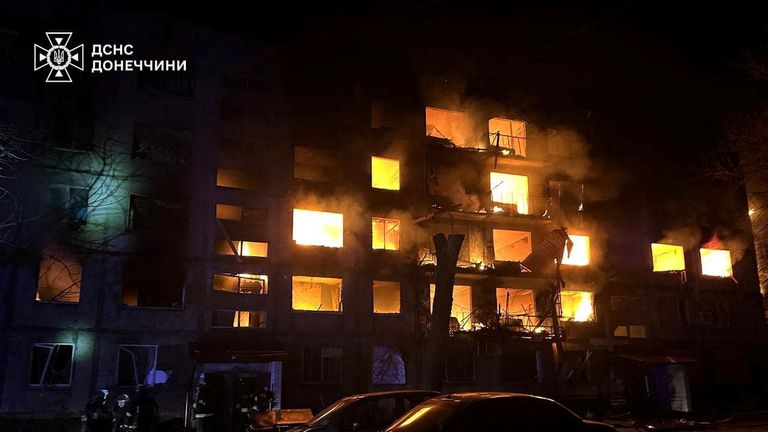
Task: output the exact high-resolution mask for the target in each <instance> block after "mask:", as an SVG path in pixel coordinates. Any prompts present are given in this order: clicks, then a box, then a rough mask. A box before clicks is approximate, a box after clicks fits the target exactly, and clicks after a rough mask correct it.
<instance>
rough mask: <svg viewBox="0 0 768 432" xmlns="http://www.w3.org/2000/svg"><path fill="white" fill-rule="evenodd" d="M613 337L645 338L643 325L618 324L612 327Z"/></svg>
mask: <svg viewBox="0 0 768 432" xmlns="http://www.w3.org/2000/svg"><path fill="white" fill-rule="evenodd" d="M613 336H614V337H628V338H639V339H644V338H645V326H644V325H629V324H628V325H619V326H616V327H615V328H614V329H613Z"/></svg>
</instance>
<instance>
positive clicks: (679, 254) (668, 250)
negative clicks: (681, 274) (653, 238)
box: [651, 243, 685, 272]
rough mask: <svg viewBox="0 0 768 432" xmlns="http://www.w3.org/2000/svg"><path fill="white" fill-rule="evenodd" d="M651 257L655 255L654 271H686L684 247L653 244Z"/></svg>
mask: <svg viewBox="0 0 768 432" xmlns="http://www.w3.org/2000/svg"><path fill="white" fill-rule="evenodd" d="M651 255H653V271H655V272H664V271H680V270H685V255H684V252H683V247H682V246H677V245H671V244H661V243H651Z"/></svg>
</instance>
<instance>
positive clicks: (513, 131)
mask: <svg viewBox="0 0 768 432" xmlns="http://www.w3.org/2000/svg"><path fill="white" fill-rule="evenodd" d="M488 135H489V137H490V141H489V144H490V145H491V146H492V147H496V146H498V147H500V148H502V149H508V150H509V151H510V152H511V153H512V154H513V155H515V156H522V157H525V151H526V147H527V144H528V139H527V137H526V125H525V122H524V121H522V120H510V119H506V118H502V117H494V118H492V119H490V120H488Z"/></svg>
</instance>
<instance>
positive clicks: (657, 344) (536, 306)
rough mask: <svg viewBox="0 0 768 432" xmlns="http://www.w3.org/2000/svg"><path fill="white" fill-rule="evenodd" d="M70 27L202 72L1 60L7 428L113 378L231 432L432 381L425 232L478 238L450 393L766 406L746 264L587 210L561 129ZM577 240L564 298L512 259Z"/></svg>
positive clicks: (545, 277) (237, 55)
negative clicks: (739, 400) (256, 401)
mask: <svg viewBox="0 0 768 432" xmlns="http://www.w3.org/2000/svg"><path fill="white" fill-rule="evenodd" d="M30 19H31V18H30ZM79 19H80V20H81V22H80V24H79V27H78V29H82V31H79V32H76V33H75V36H76V37H82V38H83V40H89V41H91V42H93V43H98V42H99V41H115V40H120V41H122V40H125V43H131V44H133V45H134V46H135V49H136V51H139V50H140V49H146V51H148V52H153V55H157V56H161V55H163V53H168V55H169V56H173V58H183V59H186V60H187V62H188V64H189V65H190V70H189V71H186V72H174V73H169V72H163V73H160V72H156V73H149V72H136V73H124V74H114V75H110V74H104V75H103V76H100V75H89V74H86V73H83V74H80V75H76V76H75V81H76V82H75V83H73V85H72V86H70V87H66V88H52V87H51V86H47V85H44V84H43V83H42V80H40V84H39V85H38V84H36V83H35V82H33V81H32V80H30V79H29V78H28V77H25V76H24V74H26V72H22V71H21V70H22V69H24V68H23V67H21V66H20V67H18V68H17V67H16V66H15V65H16V63H15V62H14V61H9V62H4V63H2V64H3V65H5V67H4V68H3V69H0V71H2V73H3V74H4V76H5V78H7V79H3V82H4V83H6V84H5V87H4V89H3V94H2V113H3V115H4V118H7V119H10V120H9V121H8V123H7V127H8V129H9V130H11V129H13V130H14V132H15V134H16V135H15V136H16V137H17V138H18V141H19V142H21V141H23V140H22V138H24V137H26V136H27V135H25V134H29V135H28V136H29V137H31V138H33V139H34V141H35V142H36V143H38V146H37V147H35V148H34V149H33V150H34V151H33V150H30V151H29V153H30V157H29V158H28V160H26V161H24V162H21V163H19V165H18V167H19V177H18V178H17V179H16V180H15V181H13V182H12V183H9V184H10V186H9V188H8V189H9V190H11V191H12V192H13V194H14V196H15V202H16V203H23V205H18V206H17V207H16V208H15V209H14V212H13V216H14V219H13V220H15V221H16V223H13V224H10V225H8V228H4V232H3V235H4V240H5V241H6V242H7V245H8V247H6V248H5V250H4V255H3V262H2V273H1V274H2V277H3V279H2V280H3V282H2V284H3V286H5V287H7V289H6V292H5V294H4V295H3V300H2V309H0V319H2V347H1V348H0V371H2V372H0V413H2V415H3V416H34V417H45V416H60V417H61V416H76V415H77V414H78V412H79V411H80V410H81V409H82V407H83V406H84V405H85V404H86V402H87V401H88V400H89V399H90V398H91V397H92V396H93V393H94V392H95V391H97V390H98V389H100V388H103V387H107V388H110V389H113V390H115V391H117V392H129V391H130V389H131V388H132V387H134V386H135V385H137V384H140V383H144V384H147V385H149V386H151V388H152V393H153V394H154V395H155V396H156V397H157V399H158V401H159V403H160V406H161V410H162V413H163V415H164V416H167V417H184V415H185V407H186V406H187V403H188V402H189V401H190V398H191V397H192V392H193V391H194V385H195V383H197V382H200V381H201V380H205V381H206V382H208V383H209V384H210V385H211V387H213V388H214V391H215V392H216V395H217V399H218V400H220V401H221V404H220V410H221V412H222V414H224V415H225V416H226V415H231V414H232V413H233V408H234V405H235V403H236V402H237V401H238V400H239V398H240V397H241V396H242V395H243V394H247V393H249V392H253V391H254V390H256V389H258V388H261V387H263V386H268V387H270V388H271V389H272V390H273V391H274V392H275V395H276V404H277V406H278V407H284V408H305V407H309V408H313V409H315V410H317V409H318V408H320V407H322V406H324V405H327V404H329V403H330V402H332V401H334V400H335V399H337V398H339V397H341V396H343V395H347V394H351V393H356V392H365V391H369V390H380V389H397V388H417V387H419V386H420V381H421V379H422V376H421V370H422V364H423V362H424V358H423V355H424V350H423V347H424V344H425V337H426V334H427V331H428V322H429V317H430V309H431V299H432V293H433V284H434V271H435V263H434V246H433V245H432V241H431V238H432V236H433V235H434V234H436V233H446V234H449V233H460V234H464V235H465V239H464V243H463V246H462V250H461V253H460V256H459V263H458V266H457V268H456V284H455V286H454V290H453V304H452V320H451V335H452V336H451V338H450V343H449V345H448V349H447V351H446V353H445V359H443V362H442V363H443V364H444V369H445V374H444V381H445V382H444V387H443V390H445V391H458V390H472V389H482V390H514V391H527V392H535V393H541V394H548V395H553V396H556V397H558V398H561V399H563V400H566V401H568V403H570V404H572V405H574V406H576V407H579V408H580V409H583V410H592V411H607V410H609V409H611V408H614V409H620V408H624V407H627V406H629V407H631V408H633V409H657V410H658V409H663V410H669V411H690V410H692V409H695V408H697V406H698V405H697V404H698V403H701V404H706V403H709V402H711V401H712V400H717V399H716V398H712V399H711V400H709V399H708V398H711V397H712V395H714V394H716V393H717V392H718V391H720V390H729V391H731V392H733V393H734V394H744V395H748V394H750V393H749V390H750V382H751V381H752V379H753V377H754V376H756V373H755V371H756V370H757V368H756V359H758V358H759V355H760V354H761V353H762V349H761V347H760V346H759V345H758V343H762V342H763V341H764V339H763V338H764V328H763V322H762V319H761V316H762V311H761V300H760V297H759V291H758V289H757V285H756V284H754V283H752V281H753V279H754V274H755V268H754V263H753V262H751V261H750V260H749V259H748V258H743V259H742V260H741V261H739V262H738V263H736V264H733V265H732V261H731V257H730V255H729V254H735V251H729V250H728V248H726V247H725V245H723V244H717V243H715V242H713V243H708V244H695V245H691V244H678V243H675V242H674V239H668V238H667V239H665V238H664V237H663V236H662V235H658V234H657V232H658V231H659V230H657V229H655V228H649V227H654V226H656V225H654V223H653V222H652V221H650V219H649V220H648V221H645V220H643V219H644V218H646V217H647V218H652V213H651V212H649V211H646V210H643V206H642V203H639V202H634V203H633V204H632V205H624V206H623V207H622V206H618V207H617V208H618V210H614V211H613V212H608V211H605V209H606V206H605V204H604V203H596V204H594V205H591V204H592V203H591V202H590V201H589V199H588V197H587V196H586V195H585V188H586V189H587V191H588V188H589V187H591V185H585V180H584V179H582V178H580V177H579V176H578V175H576V174H574V172H573V170H570V169H568V167H569V166H570V165H571V164H578V163H581V162H583V159H584V158H585V155H586V153H585V147H584V145H583V144H582V142H581V141H579V140H576V139H574V138H572V137H571V135H572V134H566V133H563V132H559V131H558V130H555V129H553V128H550V127H549V126H548V125H549V124H550V123H554V122H553V121H552V120H551V119H549V120H548V119H547V117H545V116H543V115H541V114H540V113H539V114H537V113H535V112H526V111H523V110H521V109H519V108H517V107H515V106H514V103H515V101H504V100H498V101H497V104H495V105H494V107H493V108H487V109H476V108H472V109H462V107H461V106H459V105H457V104H447V103H445V102H444V101H441V100H430V98H428V97H425V98H419V97H418V96H417V95H414V94H411V93H409V90H407V89H409V88H412V87H410V86H406V85H403V86H402V88H401V89H400V90H399V93H400V94H397V93H398V91H392V90H391V89H388V91H386V92H385V91H383V90H382V89H384V88H385V86H384V85H381V86H380V85H379V83H377V82H376V81H375V80H374V79H373V77H375V76H376V74H374V73H371V74H370V75H369V76H366V75H365V71H361V70H355V71H354V73H355V74H358V73H359V74H362V76H357V75H354V76H352V75H351V73H346V74H345V73H339V75H338V76H334V73H335V72H338V71H337V70H334V69H330V70H327V71H325V72H324V73H322V74H320V73H318V74H312V76H309V75H308V74H307V73H306V71H305V70H303V69H301V68H297V67H296V63H297V61H296V60H295V59H288V60H286V59H285V57H284V56H281V55H279V54H280V53H278V52H277V50H275V49H270V48H267V47H264V46H262V45H260V44H258V43H256V42H248V39H242V38H239V37H235V36H232V35H228V34H226V33H223V32H220V31H214V30H210V29H207V28H201V27H196V26H192V25H185V24H181V23H178V22H174V21H172V20H167V19H159V18H155V17H153V16H151V15H146V14H141V13H127V12H125V11H122V12H120V13H118V12H110V11H107V10H100V11H98V12H92V13H90V14H85V15H83V16H80V18H79ZM35 23H36V24H35V26H30V27H25V28H20V29H13V28H11V29H7V30H4V31H3V33H2V36H3V39H2V44H0V46H8V47H10V48H9V49H8V50H6V51H0V53H8V54H7V56H8V57H9V58H13V59H14V60H15V57H14V56H16V55H17V53H20V52H26V51H24V50H26V49H27V48H28V47H30V46H31V45H32V43H33V40H36V38H38V37H43V35H42V32H41V33H40V34H39V35H38V34H36V33H34V32H28V30H27V29H28V28H38V27H40V28H42V27H43V26H44V25H46V24H47V23H46V22H44V21H35ZM86 29H87V30H86ZM137 29H138V30H137ZM299 63H300V62H299ZM24 65H25V64H24ZM24 67H26V66H24ZM24 70H25V71H26V69H24ZM36 78H41V77H36ZM411 79H412V80H413V81H417V80H418V79H419V77H411ZM9 82H15V83H24V85H19V86H13V88H11V87H9V86H8V85H7V83H9ZM380 92H381V93H388V94H389V95H391V94H392V93H393V92H394V93H396V94H395V95H394V96H393V97H378V96H374V95H378V93H380ZM483 96H484V97H490V98H493V97H494V96H495V95H493V94H489V95H483ZM4 126H6V125H4ZM573 127H574V129H576V130H578V127H579V125H578V124H574V125H573ZM32 130H35V131H38V132H36V133H31V132H28V131H32ZM38 147H39V150H38ZM598 187H599V186H598ZM742 198H743V197H742ZM638 201H640V200H638ZM742 201H743V200H742ZM638 208H639V209H640V210H639V211H637V209H638ZM743 214H746V210H744V212H743ZM630 221H631V222H632V223H634V222H638V221H639V223H640V225H642V226H643V229H641V230H636V231H632V230H631V228H630V227H631V225H632V223H630ZM744 222H747V221H746V220H745V221H744ZM640 225H638V226H640ZM561 226H562V227H566V228H567V229H568V232H569V235H570V241H571V244H572V247H570V248H568V249H569V252H567V253H566V254H565V257H564V258H563V260H562V263H561V264H562V265H561V266H560V274H561V275H562V280H563V282H564V284H563V283H558V277H557V274H556V273H555V271H554V268H553V267H554V265H553V266H549V265H541V266H538V267H536V268H528V267H527V266H525V265H523V264H522V261H524V260H525V259H526V257H528V256H529V255H530V254H531V253H532V252H534V251H535V250H536V249H537V248H538V247H539V246H540V245H541V244H542V243H543V242H544V241H545V239H546V238H547V236H548V235H549V233H550V232H551V231H552V230H555V229H557V228H559V227H561ZM692 228H693V229H699V227H692ZM707 240H709V238H708V239H707ZM745 256H747V257H748V256H749V254H748V253H747V254H745ZM734 277H735V279H734ZM735 281H739V282H740V283H736V282H735ZM726 365H727V366H728V369H729V371H730V372H732V373H726V372H724V371H723V369H724V368H725V366H726ZM733 371H737V372H733ZM697 399H698V401H697Z"/></svg>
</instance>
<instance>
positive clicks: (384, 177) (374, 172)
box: [371, 156, 400, 190]
mask: <svg viewBox="0 0 768 432" xmlns="http://www.w3.org/2000/svg"><path fill="white" fill-rule="evenodd" d="M371 187H374V188H376V189H387V190H400V161H399V160H397V159H387V158H383V157H378V156H373V157H371Z"/></svg>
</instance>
